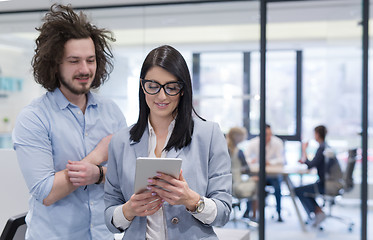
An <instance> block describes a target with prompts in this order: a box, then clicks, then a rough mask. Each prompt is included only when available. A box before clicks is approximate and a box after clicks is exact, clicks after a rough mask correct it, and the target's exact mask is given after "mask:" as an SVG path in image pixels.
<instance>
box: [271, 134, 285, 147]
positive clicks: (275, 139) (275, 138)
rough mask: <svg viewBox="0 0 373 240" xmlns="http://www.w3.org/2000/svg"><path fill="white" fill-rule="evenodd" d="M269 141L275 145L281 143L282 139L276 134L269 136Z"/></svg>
mask: <svg viewBox="0 0 373 240" xmlns="http://www.w3.org/2000/svg"><path fill="white" fill-rule="evenodd" d="M271 141H272V142H273V143H275V144H277V145H283V143H284V142H283V141H282V139H281V138H279V137H277V136H272V138H271Z"/></svg>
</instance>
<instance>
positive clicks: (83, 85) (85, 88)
mask: <svg viewBox="0 0 373 240" xmlns="http://www.w3.org/2000/svg"><path fill="white" fill-rule="evenodd" d="M79 77H90V78H91V77H92V74H80V75H77V76H74V77H73V79H75V78H79ZM60 83H61V85H63V86H64V87H65V88H67V89H68V90H69V91H70V92H71V93H73V94H76V95H80V94H86V93H88V92H89V90H90V89H91V84H92V83H91V84H90V85H88V83H80V84H79V85H80V86H81V87H75V86H73V84H71V83H68V82H67V81H66V80H65V79H64V78H63V77H62V76H61V75H60Z"/></svg>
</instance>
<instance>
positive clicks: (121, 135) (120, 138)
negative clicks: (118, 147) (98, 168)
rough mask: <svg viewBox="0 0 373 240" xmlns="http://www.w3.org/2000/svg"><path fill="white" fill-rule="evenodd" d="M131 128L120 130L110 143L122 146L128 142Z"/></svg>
mask: <svg viewBox="0 0 373 240" xmlns="http://www.w3.org/2000/svg"><path fill="white" fill-rule="evenodd" d="M131 128H132V126H130V127H123V128H121V129H120V130H119V131H117V132H116V133H114V135H113V137H112V138H111V142H112V143H113V144H123V143H124V142H126V141H129V139H130V130H131Z"/></svg>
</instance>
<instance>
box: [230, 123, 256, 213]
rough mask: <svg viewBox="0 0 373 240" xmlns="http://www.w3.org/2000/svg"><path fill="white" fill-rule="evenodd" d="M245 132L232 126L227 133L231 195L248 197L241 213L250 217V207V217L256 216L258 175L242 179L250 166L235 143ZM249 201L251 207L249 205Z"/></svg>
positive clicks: (241, 138) (240, 139) (247, 173)
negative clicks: (231, 180) (231, 179)
mask: <svg viewBox="0 0 373 240" xmlns="http://www.w3.org/2000/svg"><path fill="white" fill-rule="evenodd" d="M246 136H247V132H246V129H245V128H243V127H233V128H231V129H230V130H229V132H228V134H227V144H228V152H229V156H230V157H231V161H232V178H233V184H232V190H233V196H235V197H237V198H248V201H247V207H246V211H245V213H244V215H243V217H245V218H249V217H250V209H252V216H251V217H252V218H253V219H255V218H256V200H255V196H256V190H257V182H258V177H257V176H252V177H249V178H248V179H247V180H243V179H242V174H246V175H247V176H249V174H250V168H249V165H248V164H247V162H246V159H245V155H244V154H243V151H242V150H241V149H239V148H238V147H237V145H238V144H239V143H240V142H242V141H243V140H244V139H246ZM250 202H251V205H252V208H251V207H250Z"/></svg>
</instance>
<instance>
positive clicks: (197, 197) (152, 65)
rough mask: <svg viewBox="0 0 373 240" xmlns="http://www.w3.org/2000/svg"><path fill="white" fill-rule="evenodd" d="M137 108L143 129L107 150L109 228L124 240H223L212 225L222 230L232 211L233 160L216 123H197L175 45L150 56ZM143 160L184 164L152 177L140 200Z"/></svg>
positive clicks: (127, 132) (116, 139) (122, 135)
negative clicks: (176, 172)
mask: <svg viewBox="0 0 373 240" xmlns="http://www.w3.org/2000/svg"><path fill="white" fill-rule="evenodd" d="M139 102H140V103H139V108H140V109H139V110H140V111H139V118H138V121H137V123H136V124H134V125H133V126H131V127H129V128H126V129H123V130H121V131H120V132H118V133H117V134H116V135H115V136H113V138H112V141H111V143H110V146H109V160H108V171H107V173H106V176H107V178H106V183H105V203H106V207H107V208H106V210H105V218H106V223H107V226H108V228H109V229H110V230H111V231H112V232H114V233H119V232H123V231H124V232H125V233H124V236H123V239H202V238H203V239H217V236H216V234H215V233H214V230H213V228H212V226H223V225H224V224H225V223H226V222H227V221H228V220H229V215H230V212H231V201H232V196H231V187H232V184H231V183H232V175H231V173H230V172H231V163H230V158H229V154H228V150H227V145H226V142H225V138H224V135H223V134H222V132H221V131H220V129H219V127H218V124H216V123H212V122H207V121H205V120H203V119H202V118H200V117H199V116H198V115H197V114H196V115H197V117H195V118H193V117H192V112H194V113H195V111H194V109H193V106H192V84H191V78H190V75H189V70H188V67H187V65H186V62H185V60H184V58H183V57H182V55H181V54H180V53H179V52H178V51H177V50H176V49H174V48H173V47H170V46H161V47H158V48H155V49H153V50H152V51H151V52H150V53H149V54H148V56H147V57H146V59H145V61H144V63H143V66H142V69H141V73H140V88H139ZM137 157H178V158H181V159H182V161H183V162H182V170H181V172H180V176H179V178H173V177H171V176H169V175H166V174H163V173H160V174H158V175H157V178H152V179H149V184H151V185H149V186H148V191H145V192H142V193H137V194H134V190H133V186H134V178H135V176H134V172H135V164H136V158H137ZM158 178H159V179H158ZM162 180H164V181H162ZM154 185H155V186H154ZM161 188H162V189H161Z"/></svg>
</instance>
